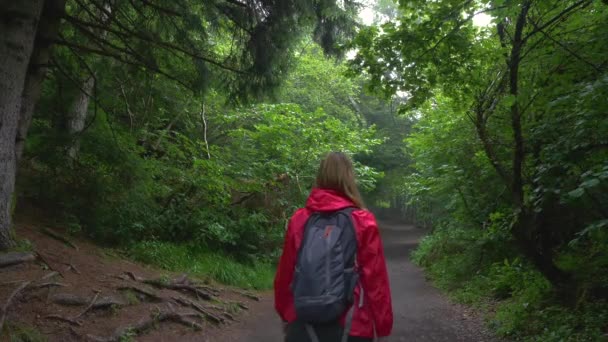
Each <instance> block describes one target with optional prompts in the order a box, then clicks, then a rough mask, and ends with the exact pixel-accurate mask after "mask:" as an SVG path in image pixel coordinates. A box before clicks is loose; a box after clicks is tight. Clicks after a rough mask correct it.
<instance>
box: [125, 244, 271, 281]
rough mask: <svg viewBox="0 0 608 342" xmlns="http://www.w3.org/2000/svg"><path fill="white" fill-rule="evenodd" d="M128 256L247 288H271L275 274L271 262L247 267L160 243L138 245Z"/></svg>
mask: <svg viewBox="0 0 608 342" xmlns="http://www.w3.org/2000/svg"><path fill="white" fill-rule="evenodd" d="M128 254H129V256H130V257H131V258H133V259H135V260H137V261H140V262H144V263H147V264H151V265H155V266H158V267H160V268H163V269H165V270H168V271H174V272H186V273H189V274H192V275H194V276H197V277H201V278H207V279H211V280H214V281H217V282H219V283H222V284H225V285H231V286H237V287H240V288H244V289H255V290H265V289H270V288H271V287H272V280H273V278H274V272H275V268H274V266H273V265H271V264H270V263H263V262H252V263H248V264H244V263H241V262H238V261H237V260H235V259H234V258H232V257H229V256H226V255H222V254H219V253H212V252H209V251H204V250H200V249H196V248H192V247H189V246H186V245H176V244H172V243H168V242H160V241H146V242H140V243H137V244H135V245H134V246H133V247H131V248H130V249H129V251H128Z"/></svg>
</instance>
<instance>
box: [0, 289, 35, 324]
mask: <svg viewBox="0 0 608 342" xmlns="http://www.w3.org/2000/svg"><path fill="white" fill-rule="evenodd" d="M30 283H31V282H30V281H26V282H23V283H22V284H21V285H20V286H19V287H17V288H16V289H15V290H14V291H13V293H11V295H10V296H9V297H8V299H7V300H6V303H5V304H4V306H3V307H2V312H0V331H2V327H4V320H5V319H6V313H7V311H8V308H9V306H10V305H11V303H12V302H13V299H14V298H15V297H16V296H17V295H18V294H19V293H20V292H21V291H23V289H25V288H26V287H27V286H28V285H29V284H30Z"/></svg>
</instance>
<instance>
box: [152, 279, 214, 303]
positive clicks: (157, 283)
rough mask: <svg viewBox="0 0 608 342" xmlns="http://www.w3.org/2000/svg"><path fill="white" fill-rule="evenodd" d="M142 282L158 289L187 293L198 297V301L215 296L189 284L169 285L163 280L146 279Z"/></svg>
mask: <svg viewBox="0 0 608 342" xmlns="http://www.w3.org/2000/svg"><path fill="white" fill-rule="evenodd" d="M142 282H143V283H144V284H148V285H152V286H154V287H157V288H164V289H169V290H175V291H182V292H187V293H189V294H190V295H192V296H194V297H196V298H197V299H204V300H212V299H213V296H212V295H211V294H210V293H208V292H206V291H203V290H201V289H198V288H196V287H194V286H192V285H188V284H175V283H168V284H167V283H166V282H164V281H163V280H162V279H144V280H142Z"/></svg>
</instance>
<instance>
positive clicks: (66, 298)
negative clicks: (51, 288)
mask: <svg viewBox="0 0 608 342" xmlns="http://www.w3.org/2000/svg"><path fill="white" fill-rule="evenodd" d="M50 301H51V302H53V303H55V304H59V305H64V306H82V305H86V304H87V300H86V299H85V298H83V297H80V296H77V295H73V294H71V293H57V294H55V295H53V296H51V298H50Z"/></svg>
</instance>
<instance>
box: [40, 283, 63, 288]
mask: <svg viewBox="0 0 608 342" xmlns="http://www.w3.org/2000/svg"><path fill="white" fill-rule="evenodd" d="M66 286H67V285H66V284H63V283H57V282H46V283H40V284H38V285H36V287H37V288H39V289H42V288H45V287H66Z"/></svg>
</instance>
